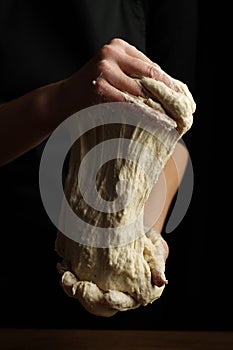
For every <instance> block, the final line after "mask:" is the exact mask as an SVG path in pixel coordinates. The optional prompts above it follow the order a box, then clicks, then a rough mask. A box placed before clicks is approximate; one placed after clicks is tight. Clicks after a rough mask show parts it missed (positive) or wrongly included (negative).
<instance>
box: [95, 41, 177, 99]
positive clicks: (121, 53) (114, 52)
mask: <svg viewBox="0 0 233 350" xmlns="http://www.w3.org/2000/svg"><path fill="white" fill-rule="evenodd" d="M96 63H97V67H98V68H97V70H98V75H100V76H101V78H102V79H104V80H105V81H106V82H108V84H109V85H107V84H104V83H103V81H99V82H98V83H99V84H100V85H103V86H102V90H103V93H104V94H105V93H106V92H107V90H106V89H105V87H106V88H108V89H110V91H109V94H108V95H109V96H110V97H111V96H112V95H113V96H114V97H115V98H118V97H119V98H120V94H117V92H116V91H113V90H112V89H111V87H113V88H115V89H117V90H119V91H124V92H127V93H129V94H131V95H135V96H142V97H145V95H144V92H143V89H142V86H140V84H139V83H138V81H137V79H135V78H141V77H149V78H153V79H156V80H159V81H161V82H163V83H164V84H165V85H167V86H168V87H170V88H171V89H173V90H178V88H177V84H175V80H174V79H173V78H171V77H170V76H169V75H168V74H166V73H165V72H163V71H162V69H161V68H160V67H159V66H158V65H157V64H156V63H155V62H152V61H151V60H150V59H149V58H148V57H147V56H146V55H145V54H144V53H143V52H141V51H139V50H138V49H137V48H136V47H134V46H132V45H130V44H128V43H127V42H125V41H123V40H121V39H113V40H112V41H110V43H109V44H106V45H104V46H103V47H102V48H101V50H100V51H99V53H98V54H97V58H96ZM95 80H97V79H95ZM107 98H108V97H107ZM114 101H115V99H114ZM120 101H121V98H120Z"/></svg>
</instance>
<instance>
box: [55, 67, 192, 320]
mask: <svg viewBox="0 0 233 350" xmlns="http://www.w3.org/2000/svg"><path fill="white" fill-rule="evenodd" d="M164 74H165V73H164ZM167 77H168V80H169V84H170V86H167V85H166V84H164V83H163V82H161V81H159V80H155V79H152V78H147V77H141V78H137V79H136V80H137V82H138V84H140V85H141V87H142V89H143V91H144V93H145V97H144V98H142V97H135V96H132V95H129V94H128V93H125V92H122V93H123V95H124V96H125V100H126V101H127V103H129V105H130V104H131V103H132V105H133V106H137V108H138V111H139V112H142V116H143V113H144V114H145V115H148V114H149V115H152V116H153V118H155V119H157V121H158V123H160V125H161V130H160V137H159V138H158V137H157V136H156V135H153V134H151V133H148V131H146V130H144V129H143V128H141V127H140V126H132V125H131V126H129V125H127V126H126V125H124V124H122V125H117V126H116V125H114V126H112V125H107V126H106V125H104V126H103V127H98V128H96V129H92V130H91V131H90V132H88V133H86V134H85V135H83V136H82V137H81V140H79V141H78V142H76V143H75V144H74V145H73V146H72V148H71V157H70V163H69V172H68V176H67V179H66V184H65V195H66V198H67V200H68V202H69V204H70V206H71V208H72V209H73V211H74V212H75V213H76V214H77V215H78V216H79V217H80V218H82V219H83V220H84V221H86V222H87V223H90V224H91V225H92V226H93V227H97V226H101V227H111V228H113V229H114V228H116V231H117V228H118V227H119V226H121V225H126V226H127V224H128V223H129V222H131V221H132V218H133V217H135V215H136V216H138V217H139V221H137V224H136V225H135V227H133V226H131V229H130V230H132V231H134V230H135V231H136V230H138V231H139V234H137V236H136V238H135V239H133V240H131V241H129V242H128V243H126V244H119V245H117V244H116V245H115V246H111V245H110V246H109V247H103V248H99V247H96V246H94V245H92V244H90V245H84V244H80V243H79V242H76V241H74V240H71V239H70V238H68V237H66V236H65V235H64V234H63V233H62V232H58V234H57V239H56V242H55V249H56V251H57V253H58V254H59V255H60V257H61V258H62V260H61V262H60V263H58V265H57V268H58V271H59V272H60V273H61V275H62V278H61V285H62V287H63V289H64V291H65V292H66V293H67V295H69V296H70V297H74V298H77V299H78V300H79V302H80V303H81V304H82V305H83V306H84V307H85V308H86V309H87V310H88V311H89V312H90V313H93V314H95V315H99V316H107V317H108V316H112V315H114V314H115V313H116V312H118V311H126V310H130V309H134V308H137V307H139V306H140V305H142V306H146V305H147V304H148V303H152V302H154V300H156V299H158V298H159V297H160V296H161V294H162V292H163V290H164V287H165V285H166V283H167V280H166V277H165V259H164V256H165V254H166V252H165V248H164V240H163V238H162V237H161V235H160V234H158V233H157V232H155V231H154V230H153V229H150V230H148V232H146V231H145V230H144V223H143V220H142V219H141V217H140V213H141V211H142V209H143V207H144V205H145V202H146V200H147V198H148V196H149V193H150V190H151V188H148V186H147V184H146V182H145V176H144V174H143V173H142V172H141V170H140V167H138V166H137V164H135V163H133V162H131V161H125V160H124V159H114V160H112V161H110V162H107V163H106V164H105V165H104V166H103V167H102V168H101V169H100V171H99V172H98V176H97V178H96V187H97V189H98V191H99V193H100V195H101V197H103V198H105V199H106V200H109V201H114V199H115V195H116V192H115V187H116V183H117V181H119V180H122V179H123V180H125V179H128V180H131V182H132V183H133V184H134V200H133V201H131V202H130V204H129V205H126V206H125V207H124V208H123V209H122V210H120V211H118V212H116V213H108V212H99V211H98V210H96V209H95V208H92V207H90V206H88V205H87V203H86V202H85V200H84V199H83V197H82V194H81V192H80V189H79V184H78V178H77V174H78V170H79V166H80V163H81V160H82V157H83V155H84V154H85V153H87V152H88V151H89V150H90V149H91V148H92V147H94V146H95V145H96V144H97V143H99V142H101V141H104V140H106V139H111V138H115V139H116V138H119V144H120V139H121V138H127V139H129V140H132V141H139V142H140V143H141V144H143V145H145V147H147V148H148V149H149V150H150V152H152V153H153V154H154V155H155V156H156V159H157V162H154V161H153V160H151V159H150V158H146V157H145V155H144V154H138V160H139V161H142V162H144V163H145V168H146V172H147V173H148V174H150V176H151V180H152V181H151V183H153V184H155V183H156V181H157V179H158V176H159V174H160V173H161V171H162V169H163V167H164V165H165V164H166V162H167V160H168V159H169V157H170V156H171V153H172V151H173V149H174V147H175V145H176V143H177V141H178V140H179V138H180V137H181V136H182V135H183V134H184V133H185V132H187V131H188V130H189V129H190V127H191V125H192V122H193V113H194V112H195V108H196V106H195V102H194V100H193V98H192V95H191V93H190V92H189V90H188V88H187V86H186V85H185V84H183V83H182V82H180V81H178V80H175V79H173V78H171V77H169V76H167ZM174 130H175V131H176V133H175V137H174V132H173V133H172V131H174ZM133 147H134V144H133V142H132V144H130V143H129V146H128V150H127V151H128V153H129V154H131V153H132V152H133V151H134V149H133ZM140 157H141V159H140ZM144 170H145V169H144ZM87 176H88V172H87ZM125 191H126V193H127V187H126V188H125ZM130 233H132V237H133V234H134V232H127V234H129V236H130ZM116 236H117V235H116Z"/></svg>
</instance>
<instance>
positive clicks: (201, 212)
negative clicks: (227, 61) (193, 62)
mask: <svg viewBox="0 0 233 350" xmlns="http://www.w3.org/2000/svg"><path fill="white" fill-rule="evenodd" d="M203 3H204V2H201V1H199V10H198V12H199V13H198V14H199V24H198V41H197V47H198V51H197V70H196V73H195V74H196V77H197V85H196V87H195V100H196V103H197V111H196V113H195V116H194V124H193V127H192V141H191V149H190V155H191V159H192V164H193V169H194V191H193V196H192V201H191V204H190V207H189V208H188V212H187V214H186V216H185V218H184V219H183V221H182V222H181V224H180V225H179V226H178V228H177V229H176V230H175V231H174V232H172V233H170V234H166V233H164V237H165V239H166V240H167V241H168V244H169V247H170V254H169V258H168V261H167V273H166V275H167V278H168V280H169V284H168V285H167V286H166V288H165V290H164V293H163V295H162V297H161V298H160V299H159V300H157V301H156V302H155V303H153V304H152V305H148V306H147V307H145V308H140V309H136V310H132V311H130V312H125V313H118V314H117V315H115V316H114V317H112V318H108V319H105V318H101V317H97V316H93V315H90V314H89V313H87V312H86V310H84V309H83V308H82V307H81V306H80V305H79V304H78V302H77V301H76V300H73V299H70V298H68V297H67V296H66V295H65V294H64V292H63V291H62V289H61V288H60V286H59V283H58V279H57V275H56V271H55V263H56V261H57V256H56V254H55V252H54V251H53V249H54V247H53V243H54V240H53V239H51V241H49V244H48V245H47V247H46V248H45V247H44V244H45V243H44V241H43V240H40V239H38V237H37V236H35V234H34V233H33V232H31V233H30V232H29V230H30V228H32V227H33V226H34V225H35V223H34V222H33V219H32V222H30V219H29V222H28V228H25V234H26V231H27V230H28V232H29V235H30V237H31V238H30V240H27V246H24V247H23V248H22V247H20V246H19V247H17V250H18V251H20V250H21V251H22V257H21V258H22V259H21V258H20V253H19V252H18V254H17V259H16V260H14V259H15V257H14V250H15V249H16V248H14V249H12V248H11V237H8V238H6V239H5V238H4V239H2V246H1V256H2V259H1V264H2V265H4V266H9V267H10V268H9V270H10V271H9V270H7V268H5V269H3V273H2V277H1V290H2V291H3V297H2V298H1V309H2V312H1V314H2V315H3V316H0V326H1V327H39V328H46V327H48V328H88V329H99V328H103V329H184V330H232V326H233V319H232V317H233V316H232V315H233V308H232V294H233V289H232V272H231V266H232V263H231V254H230V241H229V236H230V228H229V227H228V228H227V229H225V225H226V223H228V222H229V216H227V217H226V212H227V209H226V208H227V207H228V204H227V203H226V202H225V197H224V200H223V197H222V194H223V192H224V193H226V192H227V191H228V186H227V183H225V181H226V180H225V176H224V174H225V170H226V169H225V167H223V164H224V161H223V159H222V156H221V155H220V154H221V153H218V152H219V150H220V149H221V147H222V146H223V145H224V140H223V135H224V128H225V127H227V125H226V123H224V122H222V124H220V123H219V120H220V119H221V120H223V118H224V117H223V116H222V114H223V110H222V107H221V108H219V103H217V101H219V98H220V94H221V91H219V90H220V89H219V87H217V86H218V78H219V74H218V73H219V65H221V63H220V60H219V56H218V53H219V50H221V44H220V41H219V32H218V31H217V30H216V21H215V20H214V18H216V17H214V15H215V14H214V13H213V8H212V7H211V8H210V7H208V6H206V5H204V4H203ZM64 74H65V73H64ZM54 79H55V78H54ZM220 129H221V130H220ZM36 171H37V170H36V169H35V172H36ZM5 176H6V175H5ZM15 181H17V179H16V180H15ZM28 181H31V176H29V178H28ZM5 190H6V189H4V188H2V192H4V191H5ZM7 190H8V191H9V189H7ZM22 191H23V188H22ZM11 195H12V196H11V201H10V204H9V207H10V205H11V206H12V210H14V211H18V212H20V211H22V212H23V208H21V207H20V203H15V202H14V193H12V194H11ZM38 205H40V204H38ZM3 215H4V211H3ZM16 219H17V216H16ZM11 225H12V230H13V229H15V227H16V225H15V222H14V223H9V226H8V232H10V231H11ZM40 228H41V230H42V231H43V225H41V226H40ZM45 229H46V230H47V232H48V234H52V235H53V234H54V235H55V229H54V227H53V225H52V224H50V228H49V230H48V228H47V227H46V228H45ZM1 232H2V234H3V235H4V229H3V230H1ZM15 234H16V235H20V234H22V232H15ZM19 242H20V239H19ZM23 244H25V241H24V240H23ZM33 247H34V248H35V249H34V250H33ZM24 251H27V254H26V257H25V253H24ZM35 251H38V253H36V252H35ZM40 251H42V252H43V256H41V255H40V253H39V252H40ZM46 254H47V255H46ZM33 259H38V260H40V261H41V270H39V269H36V274H35V275H32V271H33V268H32V266H31V264H33ZM12 261H14V263H12ZM45 269H46V271H47V272H46V274H44V273H43V271H44V270H45ZM9 273H10V276H11V278H10V279H9ZM19 274H20V276H21V277H20V278H17V277H16V275H19ZM48 278H51V280H50V281H49V283H47V282H48ZM9 280H10V282H9ZM9 284H10V285H11V287H12V288H9ZM25 285H26V286H27V287H26V288H25ZM47 285H48V286H49V288H47V287H46V286H47ZM37 286H38V288H39V290H41V293H40V295H38V293H36V292H35V289H36V288H37ZM51 286H52V288H51ZM5 289H6V290H8V291H9V289H11V292H10V293H9V292H8V294H6V293H5V294H4V290H5ZM54 291H55V294H54ZM25 293H26V296H25ZM27 294H28V298H27ZM33 294H34V295H35V298H33ZM25 300H27V301H26V302H25Z"/></svg>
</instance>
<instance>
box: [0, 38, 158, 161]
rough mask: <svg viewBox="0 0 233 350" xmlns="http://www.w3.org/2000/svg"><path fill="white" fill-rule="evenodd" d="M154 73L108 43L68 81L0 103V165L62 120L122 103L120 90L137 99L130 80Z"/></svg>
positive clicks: (137, 56) (131, 52)
mask: <svg viewBox="0 0 233 350" xmlns="http://www.w3.org/2000/svg"><path fill="white" fill-rule="evenodd" d="M154 74H156V64H155V63H153V62H152V61H150V60H149V59H148V58H147V57H146V56H145V55H144V54H143V53H141V52H140V51H138V50H137V49H136V48H135V47H133V46H131V45H129V44H127V43H126V42H124V41H122V40H120V39H113V40H112V41H111V42H110V43H109V44H108V45H104V46H103V47H102V48H101V49H100V51H99V52H98V53H97V54H96V56H95V57H93V59H91V60H90V61H89V62H88V63H87V64H86V65H85V66H84V67H83V68H81V69H80V70H79V71H77V72H76V73H74V74H73V75H72V76H71V77H69V78H67V79H65V80H62V81H58V82H57V83H53V84H49V85H46V86H43V87H41V88H38V89H36V90H34V91H31V92H29V93H27V94H25V95H24V96H21V97H19V98H17V99H15V100H12V101H10V102H7V103H4V104H2V105H1V106H0V126H1V127H0V149H1V152H0V165H3V164H5V163H7V162H9V161H11V160H13V159H15V158H16V157H18V156H20V155H21V154H23V153H25V152H27V151H28V150H30V149H31V148H33V147H35V146H36V145H38V144H39V143H40V142H42V141H43V140H44V139H45V138H46V137H48V136H49V135H50V134H51V133H52V132H53V130H54V129H55V128H56V127H57V126H58V125H59V124H60V123H61V122H62V121H63V120H64V119H65V118H67V117H69V116H70V115H71V114H73V113H75V112H77V111H79V110H81V109H83V108H86V107H88V106H91V105H93V104H95V103H101V102H105V101H124V97H123V96H122V95H121V93H120V90H122V91H127V92H129V93H131V94H134V95H136V96H138V95H142V91H141V89H140V87H139V86H138V84H137V83H136V82H135V81H134V79H132V78H131V76H135V75H146V76H151V77H152V76H153V75H154ZM97 77H99V78H98V79H97ZM96 79H97V80H96ZM93 80H96V84H95V85H93V83H92V82H93Z"/></svg>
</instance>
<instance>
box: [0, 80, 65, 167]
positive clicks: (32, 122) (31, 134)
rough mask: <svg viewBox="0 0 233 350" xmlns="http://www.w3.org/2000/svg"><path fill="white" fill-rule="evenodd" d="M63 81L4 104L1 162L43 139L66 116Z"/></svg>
mask: <svg viewBox="0 0 233 350" xmlns="http://www.w3.org/2000/svg"><path fill="white" fill-rule="evenodd" d="M62 89H63V82H62V81H61V82H58V83H54V84H49V85H46V86H44V87H41V88H38V89H36V90H33V91H32V92H29V93H27V94H25V95H23V96H21V97H19V98H17V99H14V100H12V101H9V102H7V103H4V104H2V105H0V120H1V128H0V150H1V151H0V165H3V164H5V163H8V162H9V161H11V160H13V159H15V158H16V157H18V156H20V155H21V154H23V153H25V152H26V151H28V150H30V149H31V148H33V147H34V146H36V145H38V144H39V143H40V142H42V141H43V140H44V139H45V138H46V137H47V136H48V135H49V134H50V133H51V132H52V131H53V130H54V129H55V128H56V127H57V126H58V125H59V124H60V122H61V121H62V120H63V119H64V118H65V117H66V113H65V110H64V108H62V106H61V104H62V99H61V94H62Z"/></svg>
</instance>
